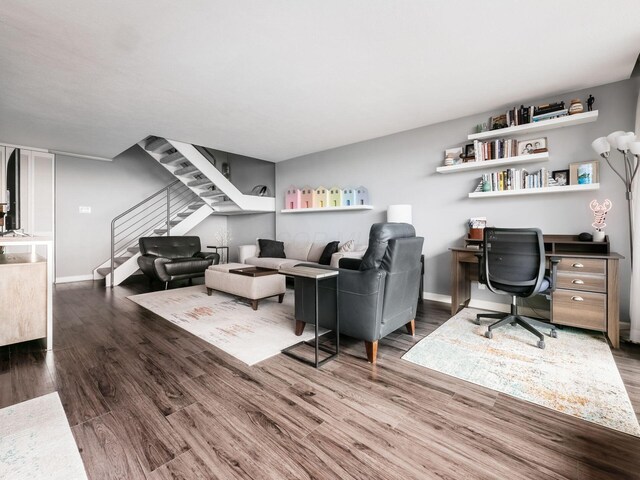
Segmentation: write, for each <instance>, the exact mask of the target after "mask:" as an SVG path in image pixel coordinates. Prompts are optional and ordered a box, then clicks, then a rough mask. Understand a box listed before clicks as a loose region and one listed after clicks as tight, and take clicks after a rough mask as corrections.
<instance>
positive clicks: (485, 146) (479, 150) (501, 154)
mask: <svg viewBox="0 0 640 480" xmlns="http://www.w3.org/2000/svg"><path fill="white" fill-rule="evenodd" d="M473 147H474V150H475V152H476V162H482V161H485V160H496V159H499V158H508V157H515V156H517V155H518V141H517V140H516V139H513V138H510V139H504V138H500V139H496V140H490V141H488V142H480V141H478V140H474V142H473Z"/></svg>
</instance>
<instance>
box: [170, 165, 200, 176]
mask: <svg viewBox="0 0 640 480" xmlns="http://www.w3.org/2000/svg"><path fill="white" fill-rule="evenodd" d="M195 172H199V170H198V168H197V167H195V166H193V165H188V166H186V167H182V168H178V169H177V170H174V171H173V174H174V175H178V176H180V175H189V174H192V173H195Z"/></svg>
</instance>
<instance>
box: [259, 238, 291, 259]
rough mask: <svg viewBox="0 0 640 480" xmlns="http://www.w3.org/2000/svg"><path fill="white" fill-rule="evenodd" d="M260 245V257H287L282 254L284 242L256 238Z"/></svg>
mask: <svg viewBox="0 0 640 480" xmlns="http://www.w3.org/2000/svg"><path fill="white" fill-rule="evenodd" d="M258 244H259V245H260V253H259V256H260V258H265V257H266V258H287V257H286V256H285V254H284V243H283V242H278V241H276V240H265V239H264V238H260V239H259V240H258Z"/></svg>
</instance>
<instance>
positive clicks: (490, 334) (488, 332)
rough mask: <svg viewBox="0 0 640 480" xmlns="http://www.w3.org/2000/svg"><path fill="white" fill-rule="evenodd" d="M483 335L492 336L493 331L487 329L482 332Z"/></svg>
mask: <svg viewBox="0 0 640 480" xmlns="http://www.w3.org/2000/svg"><path fill="white" fill-rule="evenodd" d="M484 336H485V337H487V338H493V332H492V331H491V330H487V331H486V332H484Z"/></svg>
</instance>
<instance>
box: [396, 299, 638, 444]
mask: <svg viewBox="0 0 640 480" xmlns="http://www.w3.org/2000/svg"><path fill="white" fill-rule="evenodd" d="M476 313H480V310H475V309H472V308H465V309H464V310H462V311H461V312H459V313H458V314H457V315H456V316H455V317H452V318H450V319H449V320H447V322H446V323H444V324H443V325H442V326H440V327H439V328H438V329H437V330H436V331H435V332H433V333H432V334H431V335H429V336H428V337H426V338H424V339H422V340H421V341H420V342H419V343H417V344H416V345H415V346H414V347H413V348H412V349H411V350H409V351H408V352H407V353H406V354H405V355H404V356H403V357H402V358H403V359H404V360H408V361H410V362H412V363H416V364H418V365H422V366H424V367H427V368H431V369H432V370H437V371H438V372H442V373H446V374H447V375H451V376H453V377H457V378H460V379H462V380H466V381H468V382H473V383H476V384H478V385H482V386H484V387H487V388H490V389H492V390H497V391H499V392H502V393H506V394H508V395H511V396H514V397H517V398H520V399H522V400H527V401H529V402H532V403H535V404H537V405H542V406H544V407H548V408H552V409H554V410H557V411H559V412H562V413H566V414H568V415H573V416H575V417H579V418H582V419H584V420H588V421H590V422H593V423H597V424H599V425H604V426H606V427H609V428H613V429H616V430H619V431H622V432H625V433H629V434H631V435H635V436H640V426H639V425H638V419H637V417H636V415H635V413H634V411H633V407H632V406H631V402H630V400H629V396H628V395H627V391H626V390H625V387H624V384H623V383H622V379H621V378H620V373H619V372H618V369H617V367H616V364H615V361H614V359H613V355H612V354H611V350H610V349H609V345H608V344H607V342H606V340H605V339H604V337H603V335H602V334H599V333H589V332H587V331H584V330H578V329H572V328H564V329H562V330H559V331H558V338H550V337H545V344H546V348H545V349H544V350H542V349H539V348H537V347H536V341H537V339H536V337H534V336H533V335H532V334H530V333H529V332H527V331H526V330H524V329H523V328H520V327H514V326H506V327H501V328H499V329H497V330H495V331H494V334H493V339H492V340H489V339H487V338H485V337H484V332H485V331H486V330H487V325H488V324H489V323H490V321H489V320H484V321H483V322H482V325H481V326H478V325H476V324H475V323H473V321H474V319H475V316H476ZM545 333H546V332H545Z"/></svg>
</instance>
